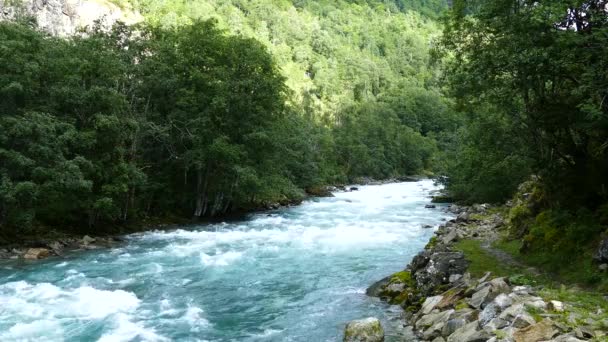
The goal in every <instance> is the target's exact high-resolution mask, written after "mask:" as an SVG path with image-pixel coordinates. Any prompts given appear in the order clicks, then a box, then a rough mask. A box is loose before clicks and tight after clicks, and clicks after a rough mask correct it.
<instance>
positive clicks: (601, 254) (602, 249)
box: [593, 239, 608, 263]
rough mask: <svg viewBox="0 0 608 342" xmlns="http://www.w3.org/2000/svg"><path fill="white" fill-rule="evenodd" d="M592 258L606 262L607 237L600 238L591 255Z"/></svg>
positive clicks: (607, 259)
mask: <svg viewBox="0 0 608 342" xmlns="http://www.w3.org/2000/svg"><path fill="white" fill-rule="evenodd" d="M593 260H595V261H597V262H599V263H608V239H604V240H602V242H600V245H599V246H598V248H597V251H596V252H595V255H594V256H593Z"/></svg>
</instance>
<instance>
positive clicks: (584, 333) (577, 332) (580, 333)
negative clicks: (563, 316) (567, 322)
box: [574, 326, 595, 340]
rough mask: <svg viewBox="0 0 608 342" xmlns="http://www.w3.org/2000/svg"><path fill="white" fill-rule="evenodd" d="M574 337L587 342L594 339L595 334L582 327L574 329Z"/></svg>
mask: <svg viewBox="0 0 608 342" xmlns="http://www.w3.org/2000/svg"><path fill="white" fill-rule="evenodd" d="M574 336H576V337H577V338H581V339H584V340H588V339H590V338H594V337H595V333H594V332H593V330H592V329H591V328H589V327H585V326H583V327H577V328H576V329H574Z"/></svg>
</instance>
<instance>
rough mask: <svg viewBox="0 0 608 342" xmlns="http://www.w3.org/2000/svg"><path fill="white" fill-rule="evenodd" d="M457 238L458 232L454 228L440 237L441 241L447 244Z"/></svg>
mask: <svg viewBox="0 0 608 342" xmlns="http://www.w3.org/2000/svg"><path fill="white" fill-rule="evenodd" d="M456 240H458V232H456V230H455V229H452V230H451V231H450V232H449V233H448V234H447V235H446V236H444V237H443V238H442V239H441V242H443V243H444V244H446V245H447V244H449V243H450V242H453V241H456Z"/></svg>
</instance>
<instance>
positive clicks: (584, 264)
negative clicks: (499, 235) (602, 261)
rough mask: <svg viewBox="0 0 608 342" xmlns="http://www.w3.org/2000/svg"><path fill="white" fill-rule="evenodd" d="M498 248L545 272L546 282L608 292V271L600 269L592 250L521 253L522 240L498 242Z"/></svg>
mask: <svg viewBox="0 0 608 342" xmlns="http://www.w3.org/2000/svg"><path fill="white" fill-rule="evenodd" d="M493 247H494V248H497V249H500V250H502V251H504V252H507V253H509V254H510V255H512V256H513V258H514V259H515V260H517V261H519V262H520V263H522V264H525V265H529V266H532V267H535V268H537V269H539V270H542V271H543V272H545V277H546V278H547V280H545V281H543V283H558V284H560V283H564V284H571V285H574V284H576V285H580V286H582V287H585V288H590V289H597V290H600V291H604V292H608V274H606V273H602V272H600V271H599V270H598V268H597V265H595V264H594V263H593V261H592V256H591V254H590V252H586V253H580V254H579V255H571V254H560V253H559V252H558V251H547V250H540V251H539V250H536V251H530V252H527V253H521V247H522V242H521V241H520V240H513V241H508V240H506V239H503V240H499V241H496V242H494V244H493Z"/></svg>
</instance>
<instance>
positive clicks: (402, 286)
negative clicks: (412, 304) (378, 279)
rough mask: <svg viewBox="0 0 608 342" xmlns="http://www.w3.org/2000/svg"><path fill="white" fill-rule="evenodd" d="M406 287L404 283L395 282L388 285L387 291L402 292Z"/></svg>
mask: <svg viewBox="0 0 608 342" xmlns="http://www.w3.org/2000/svg"><path fill="white" fill-rule="evenodd" d="M404 289H405V284H403V283H393V284H390V285H389V286H387V287H386V291H387V292H390V293H401V292H403V290H404Z"/></svg>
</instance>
